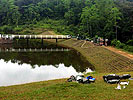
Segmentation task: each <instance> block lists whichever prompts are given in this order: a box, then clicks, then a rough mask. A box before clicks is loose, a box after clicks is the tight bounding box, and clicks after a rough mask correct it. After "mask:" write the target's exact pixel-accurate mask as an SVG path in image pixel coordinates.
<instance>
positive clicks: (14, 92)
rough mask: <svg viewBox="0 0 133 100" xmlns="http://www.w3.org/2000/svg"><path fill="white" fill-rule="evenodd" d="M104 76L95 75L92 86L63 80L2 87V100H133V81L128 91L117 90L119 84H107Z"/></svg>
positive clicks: (0, 88) (0, 92)
mask: <svg viewBox="0 0 133 100" xmlns="http://www.w3.org/2000/svg"><path fill="white" fill-rule="evenodd" d="M128 73H129V74H131V75H133V72H128ZM118 74H119V75H121V74H123V73H118ZM103 75H105V74H103V73H101V74H99V73H94V74H93V76H94V77H95V78H96V82H95V83H92V84H79V83H75V82H70V83H68V82H66V79H62V80H52V81H45V82H36V83H30V84H25V85H18V86H10V87H0V100H132V98H133V88H132V87H133V81H130V84H129V86H127V88H126V89H122V90H115V88H116V86H117V84H107V83H105V82H104V81H103V79H102V76H103Z"/></svg>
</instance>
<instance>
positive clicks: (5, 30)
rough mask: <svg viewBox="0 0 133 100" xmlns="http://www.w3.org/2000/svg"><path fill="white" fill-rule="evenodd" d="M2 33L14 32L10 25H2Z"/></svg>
mask: <svg viewBox="0 0 133 100" xmlns="http://www.w3.org/2000/svg"><path fill="white" fill-rule="evenodd" d="M3 33H4V34H13V33H15V32H14V28H13V27H11V26H4V27H3Z"/></svg>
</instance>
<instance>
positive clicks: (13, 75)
mask: <svg viewBox="0 0 133 100" xmlns="http://www.w3.org/2000/svg"><path fill="white" fill-rule="evenodd" d="M93 70H94V67H93V65H91V64H90V63H89V62H88V61H86V60H85V59H84V57H82V56H81V55H80V53H78V52H76V51H75V50H72V49H69V48H66V47H61V46H57V45H55V44H52V43H48V42H44V44H41V43H40V41H32V42H31V43H29V44H28V45H27V44H26V43H25V42H23V41H19V43H16V42H15V43H13V44H10V45H0V79H1V80H0V86H10V85H17V84H24V83H29V82H37V81H45V80H52V79H60V78H68V77H70V76H71V75H78V74H81V73H83V72H92V71H93Z"/></svg>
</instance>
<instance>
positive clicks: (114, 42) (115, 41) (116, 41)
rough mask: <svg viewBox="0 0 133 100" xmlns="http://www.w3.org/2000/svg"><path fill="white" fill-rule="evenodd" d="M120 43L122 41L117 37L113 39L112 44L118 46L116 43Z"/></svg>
mask: <svg viewBox="0 0 133 100" xmlns="http://www.w3.org/2000/svg"><path fill="white" fill-rule="evenodd" d="M119 43H120V41H118V40H116V39H114V40H112V41H111V45H112V46H116V45H117V46H118V44H119Z"/></svg>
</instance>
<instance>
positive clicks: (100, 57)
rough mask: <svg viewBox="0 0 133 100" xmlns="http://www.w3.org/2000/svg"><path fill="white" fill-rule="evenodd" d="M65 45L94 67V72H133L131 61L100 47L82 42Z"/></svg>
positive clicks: (132, 62) (67, 41) (77, 41)
mask: <svg viewBox="0 0 133 100" xmlns="http://www.w3.org/2000/svg"><path fill="white" fill-rule="evenodd" d="M59 44H65V45H67V46H69V47H72V48H74V49H76V50H78V51H79V52H80V53H81V54H82V55H83V56H85V57H86V59H87V60H88V61H89V62H90V63H92V64H93V65H94V66H95V70H96V72H111V73H112V72H113V73H115V72H127V71H133V60H131V59H129V58H126V57H124V56H122V55H119V54H117V53H115V52H112V51H110V50H108V49H106V48H103V47H101V46H95V45H94V44H92V43H90V42H86V43H85V41H83V40H76V39H71V40H66V41H61V42H60V43H59Z"/></svg>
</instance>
